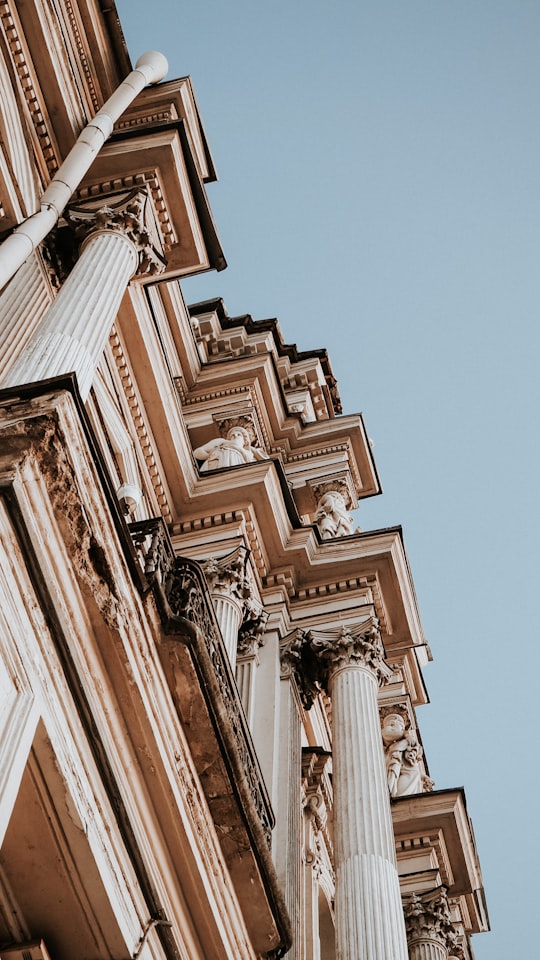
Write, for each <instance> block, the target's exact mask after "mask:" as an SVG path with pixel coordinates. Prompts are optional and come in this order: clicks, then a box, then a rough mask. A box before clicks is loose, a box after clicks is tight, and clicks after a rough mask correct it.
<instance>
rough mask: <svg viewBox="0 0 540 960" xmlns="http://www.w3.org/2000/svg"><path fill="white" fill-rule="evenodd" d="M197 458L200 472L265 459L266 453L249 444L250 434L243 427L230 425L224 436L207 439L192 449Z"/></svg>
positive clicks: (266, 457)
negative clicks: (206, 441)
mask: <svg viewBox="0 0 540 960" xmlns="http://www.w3.org/2000/svg"><path fill="white" fill-rule="evenodd" d="M193 453H194V456H195V457H196V459H197V460H202V461H203V463H202V464H201V466H200V470H201V473H203V472H205V471H207V470H219V469H220V468H221V467H235V466H237V465H238V464H240V463H252V462H253V461H254V460H267V459H268V455H267V454H266V453H265V452H264V451H263V450H259V449H258V448H257V447H253V446H252V445H251V441H250V436H249V433H248V431H247V430H246V429H245V427H231V429H230V430H229V431H228V433H227V436H226V437H217V438H216V439H215V440H209V442H208V443H205V444H204V445H203V446H202V447H197V449H196V450H194V451H193Z"/></svg>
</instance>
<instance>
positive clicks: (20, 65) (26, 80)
mask: <svg viewBox="0 0 540 960" xmlns="http://www.w3.org/2000/svg"><path fill="white" fill-rule="evenodd" d="M13 6H14V5H13V4H12V3H11V2H10V0H0V23H1V24H2V28H3V30H4V33H5V36H6V40H7V43H8V46H9V50H10V53H11V58H12V61H13V65H14V68H15V70H16V72H17V76H18V78H19V83H20V87H21V92H22V97H23V99H24V100H25V101H26V105H27V107H28V112H29V115H30V119H31V122H32V124H33V127H34V131H35V134H36V138H37V141H38V144H39V148H40V150H41V154H42V156H43V160H44V162H45V164H46V167H47V171H48V173H49V175H50V177H53V176H54V174H55V173H56V171H57V170H58V167H59V160H58V157H57V156H56V150H55V147H54V146H53V143H52V140H51V136H50V134H49V130H48V127H47V121H46V120H45V116H44V114H43V109H42V107H41V104H40V94H38V91H37V82H36V79H35V77H33V76H32V73H31V69H30V64H29V62H28V60H27V54H26V51H25V50H24V49H23V46H22V43H21V39H20V36H19V31H18V21H17V18H16V14H15V13H14V11H13Z"/></svg>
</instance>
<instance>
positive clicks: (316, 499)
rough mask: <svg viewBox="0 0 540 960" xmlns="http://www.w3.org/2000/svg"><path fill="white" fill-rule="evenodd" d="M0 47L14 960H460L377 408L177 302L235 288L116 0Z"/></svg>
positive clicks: (179, 87)
mask: <svg viewBox="0 0 540 960" xmlns="http://www.w3.org/2000/svg"><path fill="white" fill-rule="evenodd" d="M0 37H1V41H2V44H1V57H0V85H1V104H2V111H1V115H0V134H1V142H0V147H1V149H0V204H1V206H0V239H1V240H2V242H1V244H0V282H1V284H2V288H1V292H0V331H1V335H0V375H1V378H0V621H1V625H2V629H1V636H2V641H1V643H0V685H1V690H2V696H1V698H0V754H1V756H0V957H1V958H19V960H29V958H36V960H37V958H45V960H47V958H49V957H50V958H51V960H72V958H73V957H75V956H76V957H77V958H78V960H128V958H131V960H136V958H139V957H141V958H142V960H147V958H148V960H150V958H155V960H158V958H159V960H163V958H167V960H173V958H174V960H177V958H182V960H218V958H230V960H243V958H245V960H248V958H249V960H255V958H261V957H282V956H285V955H286V956H288V957H290V958H294V960H335V958H337V960H406V958H407V957H409V958H410V960H449V958H459V960H470V958H472V956H473V953H472V947H471V936H472V935H473V934H475V933H479V932H482V931H484V930H487V929H488V918H487V912H486V907H485V902H484V894H483V886H482V878H481V872H480V867H479V862H478V856H477V852H476V847H475V842H474V835H473V832H472V827H471V822H470V819H469V815H468V812H467V808H466V803H465V797H464V793H463V790H462V789H461V788H457V789H438V788H437V787H436V785H434V784H433V781H432V780H431V779H430V777H429V769H428V766H427V760H426V757H425V756H424V754H423V750H422V743H421V734H420V730H419V727H418V721H417V709H418V708H419V707H421V706H422V705H423V704H425V703H426V702H427V693H426V688H425V685H424V681H423V677H422V669H423V667H424V666H425V664H426V663H427V661H428V660H429V658H430V652H429V648H428V646H427V643H426V640H425V637H424V633H423V630H422V625H421V620H420V615H419V611H418V607H417V601H416V596H415V591H414V585H413V582H412V578H411V573H410V569H409V565H408V562H407V557H406V553H405V550H404V545H403V539H402V533H401V529H400V528H387V529H383V530H376V531H359V530H356V529H355V525H354V520H353V516H352V511H353V510H354V509H355V508H356V507H357V506H358V503H359V501H360V500H362V499H363V498H365V497H370V496H373V495H376V494H378V493H380V484H379V479H378V475H377V471H376V466H375V463H374V459H373V455H372V451H371V446H370V443H369V440H368V436H367V433H366V428H365V425H364V422H363V420H362V417H361V416H359V415H348V414H343V412H342V410H341V406H340V401H339V394H338V389H337V384H336V380H335V378H334V376H333V372H332V368H331V365H330V360H329V358H328V355H327V353H326V351H325V350H319V351H309V352H302V351H301V350H298V349H297V347H296V346H291V345H288V344H287V342H286V340H285V339H284V338H283V335H282V333H281V330H280V327H279V324H278V322H277V321H276V320H263V321H260V320H253V319H252V318H251V316H249V315H245V316H241V317H230V316H229V315H228V313H227V310H226V307H225V305H224V304H223V302H222V301H221V300H215V301H208V302H204V303H198V304H193V305H191V306H187V305H186V303H185V301H184V297H183V293H182V287H181V281H182V278H185V277H188V276H190V275H192V274H195V273H198V272H201V271H205V270H210V269H215V270H221V269H223V268H224V267H225V265H226V264H225V259H224V255H223V251H222V250H221V246H220V242H219V238H218V235H217V233H216V229H215V226H214V221H213V218H212V213H211V210H210V208H209V205H208V200H207V196H206V184H207V183H208V182H210V181H212V180H214V179H215V171H214V167H213V163H212V158H211V155H210V151H209V148H208V144H207V141H206V138H205V134H204V129H203V126H202V121H201V118H200V116H199V112H198V109H197V105H196V101H195V98H194V94H193V88H192V85H191V81H190V79H189V78H187V77H184V78H181V79H179V80H168V79H165V73H166V65H165V64H164V62H163V58H162V57H160V56H159V55H155V54H149V55H146V56H145V57H143V58H141V60H140V61H139V62H138V63H137V65H136V68H135V69H132V66H131V63H130V61H129V57H128V54H127V51H126V48H125V44H124V41H123V37H122V32H121V28H120V25H119V23H118V17H117V15H116V12H115V10H114V4H112V3H110V2H108V3H106V4H105V3H103V2H98V0H79V2H75V0H25V2H24V3H22V2H18V3H16V2H14V0H0ZM126 77H127V81H126Z"/></svg>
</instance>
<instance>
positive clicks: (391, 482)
mask: <svg viewBox="0 0 540 960" xmlns="http://www.w3.org/2000/svg"><path fill="white" fill-rule="evenodd" d="M117 7H118V10H119V13H120V17H121V20H122V25H123V27H124V31H125V34H126V38H127V41H128V46H129V49H130V53H131V57H132V60H133V61H135V60H136V59H137V57H138V56H139V54H140V53H142V52H143V51H144V50H146V49H149V48H150V49H152V48H153V49H159V50H161V51H163V52H164V53H165V54H166V56H167V57H168V59H169V63H170V73H169V77H174V76H184V75H186V74H190V75H191V77H192V79H193V83H194V87H195V92H196V95H197V98H198V102H199V106H200V109H201V114H202V117H203V122H204V125H205V129H206V133H207V136H208V139H209V143H210V147H211V150H212V152H213V156H214V160H215V163H216V167H217V171H218V174H219V177H220V182H219V183H217V184H214V185H211V186H210V187H209V196H210V201H211V204H212V208H213V211H214V215H215V219H216V222H217V226H218V230H219V233H220V236H221V240H222V244H223V247H224V250H225V255H226V258H227V260H228V263H229V267H228V269H227V270H226V271H225V272H224V273H221V274H210V275H208V276H205V277H203V278H194V279H193V280H190V281H189V282H186V283H185V284H184V293H185V296H186V299H187V300H188V301H195V300H199V299H204V298H206V297H210V296H222V297H223V298H224V300H225V303H226V305H227V308H228V310H229V313H230V314H231V315H234V314H235V313H251V314H252V315H253V317H254V318H255V319H262V318H266V317H276V316H277V317H278V318H279V321H280V323H281V326H282V329H283V332H284V336H285V338H286V340H288V341H289V342H296V343H297V344H298V346H299V348H300V349H309V348H315V347H323V346H324V347H327V348H328V350H329V353H330V357H331V360H332V365H333V369H334V373H335V375H336V376H337V378H338V381H339V386H340V391H341V396H342V400H343V405H344V411H345V412H346V413H353V412H357V411H359V410H361V411H362V412H363V414H364V417H365V420H366V424H367V427H368V431H369V433H370V435H371V436H372V437H373V439H374V442H375V451H374V452H375V457H376V460H377V465H378V469H379V473H380V477H381V480H382V484H383V488H384V491H385V492H384V495H383V496H382V497H378V498H375V499H372V500H368V501H366V502H365V503H364V504H363V505H362V507H361V509H360V511H359V516H358V521H359V523H361V525H362V527H363V528H364V529H375V528H378V527H381V526H391V525H394V524H402V525H403V528H404V534H405V543H406V546H407V550H408V554H409V559H410V562H411V566H412V570H413V575H414V579H415V583H416V588H417V593H418V597H419V602H420V608H421V612H422V618H423V622H424V627H425V630H426V634H427V637H428V640H429V642H430V645H431V647H432V650H433V654H434V662H433V664H430V665H429V666H428V667H427V668H426V671H425V678H426V682H427V686H428V689H429V691H430V695H431V700H432V702H431V704H430V705H429V706H426V707H424V708H422V709H421V710H420V711H419V716H418V719H419V723H420V727H421V731H422V737H423V740H424V745H425V748H426V754H427V759H428V762H429V765H430V770H431V774H432V776H433V777H434V779H435V780H436V783H437V786H438V787H440V788H443V787H452V786H460V785H464V786H465V788H466V794H467V799H468V806H469V812H470V815H471V817H472V819H473V823H474V827H475V833H476V839H477V844H478V848H479V852H480V858H481V863H482V869H483V876H484V883H485V888H486V893H487V897H488V906H489V911H490V916H491V922H492V927H493V932H492V933H491V934H486V935H483V936H479V937H475V938H474V949H475V954H476V960H487V958H488V957H489V960H507V957H508V956H509V955H510V954H511V953H513V952H515V950H516V948H517V949H520V950H521V951H522V952H523V953H525V952H526V951H527V950H528V951H529V955H530V956H533V955H535V953H536V951H537V942H538V938H537V930H536V923H537V921H536V915H537V906H536V888H537V883H536V865H537V862H538V858H539V854H540V844H539V830H538V820H537V806H538V803H537V793H538V787H539V781H540V777H539V772H538V765H539V762H540V760H539V752H540V751H539V747H538V735H537V733H536V724H537V722H538V721H537V716H536V714H537V699H538V676H539V668H540V662H539V655H538V625H537V617H536V607H537V602H536V600H537V597H538V594H539V587H538V583H539V577H540V557H539V548H538V543H539V536H538V534H539V508H538V495H537V486H538V480H537V477H538V473H539V469H540V463H539V459H540V457H539V442H538V428H537V410H538V406H539V400H540V388H539V376H538V354H539V347H540V338H539V334H538V322H537V314H538V309H539V304H540V271H539V269H538V259H539V253H540V190H539V175H538V167H539V154H540V134H539V123H538V111H539V104H540V66H539V64H540V59H539V56H538V50H539V41H540V4H538V2H536V0H535V2H532V0H530V2H526V0H504V2H503V0H467V2H465V0H452V2H451V3H450V2H446V3H442V2H438V0H431V2H427V0H426V2H422V0H410V2H408V3H404V2H403V0H386V2H385V0H379V2H378V3H375V2H369V3H368V2H362V0H356V2H349V0H334V3H332V4H330V3H328V2H326V3H322V2H319V0H311V2H309V3H308V2H306V0H288V2H284V0H273V2H272V0H266V2H265V3H253V2H252V3H247V2H241V0H229V2H228V3H225V2H223V0H222V2H216V0H207V2H205V3H200V2H195V0H185V2H182V3H179V2H177V0H161V2H160V0H154V2H153V3H152V5H151V11H152V17H151V19H149V18H148V9H149V5H148V3H147V0H120V2H118V3H117Z"/></svg>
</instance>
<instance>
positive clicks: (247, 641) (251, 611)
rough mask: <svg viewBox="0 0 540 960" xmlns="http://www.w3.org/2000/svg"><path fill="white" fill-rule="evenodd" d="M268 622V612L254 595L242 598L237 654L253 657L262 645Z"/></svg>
mask: <svg viewBox="0 0 540 960" xmlns="http://www.w3.org/2000/svg"><path fill="white" fill-rule="evenodd" d="M267 622H268V613H267V612H266V610H265V609H264V607H263V605H262V603H261V602H260V601H259V600H256V599H255V597H252V596H248V597H247V598H246V599H245V600H244V615H243V617H242V623H241V624H240V630H239V631H238V656H239V657H255V656H256V655H257V651H258V650H259V648H260V647H262V646H264V630H265V627H266V624H267Z"/></svg>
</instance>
